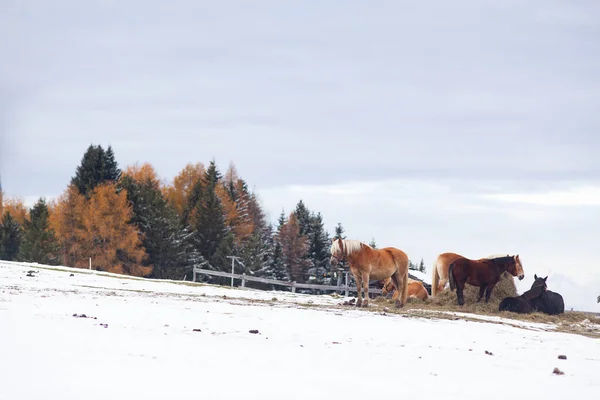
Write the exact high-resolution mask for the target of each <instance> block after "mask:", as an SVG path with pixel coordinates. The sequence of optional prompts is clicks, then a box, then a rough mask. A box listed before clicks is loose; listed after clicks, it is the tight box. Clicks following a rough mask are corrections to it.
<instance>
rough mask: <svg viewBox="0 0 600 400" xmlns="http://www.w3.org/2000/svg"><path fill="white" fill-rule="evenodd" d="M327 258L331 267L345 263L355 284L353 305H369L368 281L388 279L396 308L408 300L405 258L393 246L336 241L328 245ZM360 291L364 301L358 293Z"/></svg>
mask: <svg viewBox="0 0 600 400" xmlns="http://www.w3.org/2000/svg"><path fill="white" fill-rule="evenodd" d="M330 252H331V259H330V260H329V262H330V263H331V266H332V267H335V266H336V265H337V264H338V262H340V261H341V260H343V259H346V260H348V263H349V264H350V271H351V272H352V275H353V276H354V280H355V281H356V292H357V293H356V295H357V296H356V297H357V300H356V306H357V307H360V306H361V305H362V306H363V307H367V306H368V305H369V280H370V279H372V280H378V281H380V280H383V279H387V278H390V277H391V278H392V280H393V281H394V285H395V286H396V287H397V288H401V290H399V291H396V295H395V296H396V298H395V299H396V307H402V306H404V303H405V302H406V298H407V297H408V256H407V255H406V253H404V252H403V251H402V250H400V249H397V248H395V247H385V248H382V249H374V248H372V247H371V246H369V245H368V244H366V243H362V242H360V241H358V240H343V239H336V240H334V241H333V243H332V244H331V249H330ZM361 289H362V291H364V294H365V298H364V300H363V296H362V293H361Z"/></svg>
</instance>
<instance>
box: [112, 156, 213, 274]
mask: <svg viewBox="0 0 600 400" xmlns="http://www.w3.org/2000/svg"><path fill="white" fill-rule="evenodd" d="M119 186H120V188H122V189H125V191H126V193H127V199H128V201H129V203H130V204H131V205H132V210H133V217H132V219H131V223H133V224H135V225H136V226H137V227H138V229H139V231H140V232H141V237H142V246H143V247H144V248H145V249H146V253H147V254H148V258H147V260H146V261H145V262H144V265H145V266H150V265H152V266H153V268H152V273H151V275H150V277H151V278H159V279H165V278H168V279H181V278H183V277H184V276H185V275H189V276H191V268H192V267H193V264H194V263H195V261H193V260H190V259H189V258H188V257H187V256H186V255H187V254H188V252H189V250H190V249H189V248H188V243H187V242H186V241H185V237H186V233H185V232H184V231H183V228H182V227H181V226H180V223H179V216H178V215H177V213H176V211H175V208H174V207H173V206H171V205H170V204H169V203H168V202H167V200H166V198H165V197H164V195H163V193H162V192H161V190H160V184H159V180H158V177H157V175H156V173H155V171H154V169H153V168H152V166H151V165H149V164H144V165H142V167H140V168H128V170H127V171H126V172H125V174H124V175H123V178H122V179H121V181H120V183H119ZM191 256H192V259H195V258H198V256H199V254H194V253H193V252H191ZM197 261H200V262H201V261H202V260H197Z"/></svg>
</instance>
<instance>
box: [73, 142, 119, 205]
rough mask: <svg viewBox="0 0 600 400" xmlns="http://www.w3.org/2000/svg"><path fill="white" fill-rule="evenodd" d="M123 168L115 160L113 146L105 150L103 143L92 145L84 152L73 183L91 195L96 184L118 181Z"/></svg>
mask: <svg viewBox="0 0 600 400" xmlns="http://www.w3.org/2000/svg"><path fill="white" fill-rule="evenodd" d="M120 176H121V170H120V169H119V168H118V165H117V162H116V161H115V157H114V153H113V150H112V148H111V147H110V146H109V147H108V150H107V151H105V150H104V149H103V148H102V146H101V145H98V146H94V145H90V146H89V147H88V149H87V150H86V152H85V153H84V155H83V157H82V159H81V164H80V165H79V166H78V167H77V169H76V172H75V176H74V177H73V178H71V184H73V185H75V186H76V187H77V189H78V190H79V193H81V194H83V195H85V196H86V197H88V196H89V194H90V192H91V191H92V190H94V188H95V187H96V186H98V185H99V184H101V183H104V182H106V181H110V182H117V180H118V179H119V177H120Z"/></svg>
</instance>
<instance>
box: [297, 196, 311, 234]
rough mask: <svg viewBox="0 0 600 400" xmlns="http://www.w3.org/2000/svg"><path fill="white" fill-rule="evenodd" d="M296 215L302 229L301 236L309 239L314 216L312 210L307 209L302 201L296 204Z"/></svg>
mask: <svg viewBox="0 0 600 400" xmlns="http://www.w3.org/2000/svg"><path fill="white" fill-rule="evenodd" d="M294 214H295V215H296V219H297V220H298V226H299V227H300V235H303V236H306V237H309V236H310V234H311V228H312V216H311V212H310V210H309V209H308V208H307V207H306V205H305V204H304V202H303V201H302V200H300V201H299V202H298V204H296V209H295V210H294Z"/></svg>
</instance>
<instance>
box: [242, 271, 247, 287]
mask: <svg viewBox="0 0 600 400" xmlns="http://www.w3.org/2000/svg"><path fill="white" fill-rule="evenodd" d="M242 287H246V273H245V272H244V273H243V274H242Z"/></svg>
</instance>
